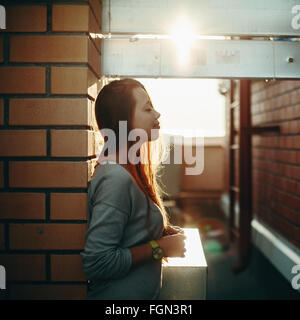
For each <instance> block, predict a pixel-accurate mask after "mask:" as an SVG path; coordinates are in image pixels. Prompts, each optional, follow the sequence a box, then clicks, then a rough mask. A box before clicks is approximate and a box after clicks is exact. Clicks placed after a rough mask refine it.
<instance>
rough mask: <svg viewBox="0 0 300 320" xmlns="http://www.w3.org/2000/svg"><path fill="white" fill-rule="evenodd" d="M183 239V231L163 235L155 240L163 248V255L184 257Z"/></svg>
mask: <svg viewBox="0 0 300 320" xmlns="http://www.w3.org/2000/svg"><path fill="white" fill-rule="evenodd" d="M185 239H186V235H185V234H184V233H183V232H177V233H176V234H171V235H167V236H163V237H161V238H160V239H158V240H156V242H157V243H158V245H159V246H160V247H161V248H162V249H163V252H164V257H184V256H185V252H186V249H185V242H184V241H185Z"/></svg>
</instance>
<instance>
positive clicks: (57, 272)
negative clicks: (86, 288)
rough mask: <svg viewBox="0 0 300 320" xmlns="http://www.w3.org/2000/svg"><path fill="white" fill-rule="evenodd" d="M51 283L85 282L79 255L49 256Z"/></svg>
mask: <svg viewBox="0 0 300 320" xmlns="http://www.w3.org/2000/svg"><path fill="white" fill-rule="evenodd" d="M51 280H52V281H86V277H85V274H84V272H83V269H82V259H81V256H80V255H79V254H77V255H74V254H64V255H62V254H52V255H51Z"/></svg>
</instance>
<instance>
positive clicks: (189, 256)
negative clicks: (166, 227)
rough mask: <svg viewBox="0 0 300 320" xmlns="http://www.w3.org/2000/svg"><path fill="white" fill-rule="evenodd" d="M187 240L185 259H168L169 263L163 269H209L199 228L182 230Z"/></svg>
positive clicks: (165, 263) (164, 264)
mask: <svg viewBox="0 0 300 320" xmlns="http://www.w3.org/2000/svg"><path fill="white" fill-rule="evenodd" d="M182 229H183V231H184V234H185V235H186V239H185V248H186V252H185V257H184V258H180V257H178V258H176V257H168V262H164V263H163V267H164V268H165V267H207V263H206V259H205V256H204V251H203V247H202V243H201V240H200V236H199V230H198V229H197V228H182Z"/></svg>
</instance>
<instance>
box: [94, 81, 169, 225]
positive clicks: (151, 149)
mask: <svg viewBox="0 0 300 320" xmlns="http://www.w3.org/2000/svg"><path fill="white" fill-rule="evenodd" d="M138 87H140V88H142V89H143V90H145V92H146V93H147V95H148V97H149V100H150V101H151V99H150V96H149V94H148V92H147V90H146V88H145V87H144V86H143V84H142V83H140V82H139V81H137V80H135V79H132V78H124V79H121V80H113V81H111V82H109V83H108V84H106V85H105V86H104V87H103V88H102V89H101V91H100V92H99V94H98V97H97V99H96V103H95V116H96V121H97V124H98V127H99V129H100V130H101V129H102V128H109V129H111V130H113V131H114V132H115V136H116V148H117V150H118V148H119V141H118V138H119V121H127V124H128V126H127V137H128V133H129V131H130V130H131V128H132V120H133V115H134V111H135V104H136V102H135V99H134V96H133V92H132V91H133V89H134V88H138ZM151 104H152V102H151ZM152 107H153V105H152ZM127 140H128V139H127ZM127 143H128V147H129V148H130V147H131V145H133V144H134V143H135V141H127ZM164 147H165V146H164V145H163V141H162V137H161V136H159V138H158V139H157V140H155V141H147V142H144V143H143V144H142V146H141V148H140V150H139V151H140V161H139V162H138V163H137V164H132V163H131V162H129V163H128V165H127V168H126V169H127V170H129V171H130V173H131V175H132V176H133V177H134V179H135V180H136V182H137V184H138V185H139V187H140V188H141V190H143V192H144V193H145V195H146V196H147V200H148V201H147V204H148V209H147V222H146V226H147V229H148V231H149V224H148V223H149V220H148V219H149V199H150V201H153V202H154V203H155V204H156V205H157V206H158V207H159V208H160V211H161V214H162V217H163V223H164V228H166V227H167V225H168V224H169V217H168V213H167V211H166V209H165V207H164V205H163V195H164V194H165V195H167V193H166V192H165V191H164V190H163V189H162V187H161V185H160V184H159V183H158V178H159V177H160V175H159V171H160V169H162V160H163V158H164V156H165V155H166V154H167V153H166V149H165V148H164Z"/></svg>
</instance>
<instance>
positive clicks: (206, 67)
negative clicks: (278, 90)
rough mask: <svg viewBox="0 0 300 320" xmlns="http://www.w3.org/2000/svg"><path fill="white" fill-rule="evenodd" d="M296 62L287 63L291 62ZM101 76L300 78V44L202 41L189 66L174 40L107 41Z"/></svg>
mask: <svg viewBox="0 0 300 320" xmlns="http://www.w3.org/2000/svg"><path fill="white" fill-rule="evenodd" d="M288 57H291V58H293V62H287V58H288ZM102 66H103V74H104V75H106V76H128V77H176V78H177V77H179V78H180V77H182V78H185V77H189V78H263V79H266V78H278V79H280V78H290V79H296V78H300V42H299V41H295V42H288V41H262V40H198V41H196V43H195V44H194V45H193V46H192V47H191V50H190V58H189V60H188V63H187V64H186V65H185V66H182V65H180V64H179V62H178V50H177V47H176V45H175V44H174V43H173V42H172V41H171V40H161V39H160V40H155V39H139V40H138V41H134V42H130V41H129V40H128V39H105V40H103V50H102Z"/></svg>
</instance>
